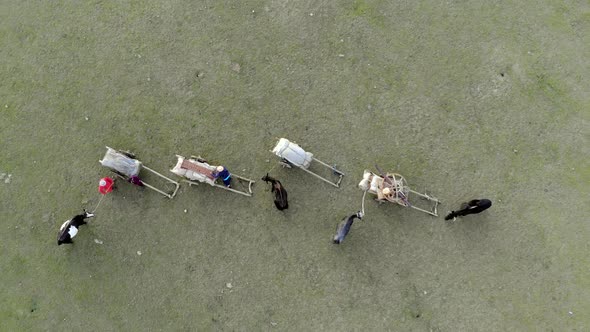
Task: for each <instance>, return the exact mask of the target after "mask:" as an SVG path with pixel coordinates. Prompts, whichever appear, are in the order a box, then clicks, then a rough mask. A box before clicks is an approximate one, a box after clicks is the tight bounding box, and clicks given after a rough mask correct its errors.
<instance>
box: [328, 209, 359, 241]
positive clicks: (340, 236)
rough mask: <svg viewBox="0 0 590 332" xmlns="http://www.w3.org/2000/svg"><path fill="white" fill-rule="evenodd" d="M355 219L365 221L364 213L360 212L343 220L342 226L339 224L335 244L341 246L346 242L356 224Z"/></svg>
mask: <svg viewBox="0 0 590 332" xmlns="http://www.w3.org/2000/svg"><path fill="white" fill-rule="evenodd" d="M354 218H359V219H363V213H362V212H360V211H359V212H357V213H355V214H353V215H351V216H349V217H346V218H344V219H342V221H341V222H340V224H338V227H336V235H334V243H335V244H340V243H342V241H344V238H345V237H346V235H347V234H348V232H350V227H351V226H352V223H353V222H354Z"/></svg>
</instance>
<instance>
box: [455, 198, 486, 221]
mask: <svg viewBox="0 0 590 332" xmlns="http://www.w3.org/2000/svg"><path fill="white" fill-rule="evenodd" d="M490 206H492V201H490V200H489V199H485V198H482V199H474V200H471V201H469V202H467V203H463V204H461V210H457V211H451V213H449V214H448V215H447V216H446V217H445V220H451V219H453V220H455V219H456V218H457V217H460V216H466V215H468V214H475V213H480V212H481V211H483V210H486V209H488V208H489V207H490Z"/></svg>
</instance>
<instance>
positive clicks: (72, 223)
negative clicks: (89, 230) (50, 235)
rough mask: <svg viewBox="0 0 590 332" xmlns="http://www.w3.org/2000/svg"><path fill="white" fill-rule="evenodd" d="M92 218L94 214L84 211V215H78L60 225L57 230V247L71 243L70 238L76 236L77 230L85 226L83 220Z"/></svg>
mask: <svg viewBox="0 0 590 332" xmlns="http://www.w3.org/2000/svg"><path fill="white" fill-rule="evenodd" d="M92 217H94V214H92V213H89V212H86V210H84V213H82V214H79V215H77V216H75V217H73V218H72V219H70V220H67V221H66V222H64V223H63V225H61V227H60V228H59V234H58V235H57V245H58V246H60V245H62V244H64V243H73V242H72V238H73V237H74V236H76V234H78V228H80V226H82V225H84V224H86V221H84V219H88V218H92Z"/></svg>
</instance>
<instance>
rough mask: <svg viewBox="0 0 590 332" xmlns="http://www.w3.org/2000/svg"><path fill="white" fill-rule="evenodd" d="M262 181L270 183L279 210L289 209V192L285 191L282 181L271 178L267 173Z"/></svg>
mask: <svg viewBox="0 0 590 332" xmlns="http://www.w3.org/2000/svg"><path fill="white" fill-rule="evenodd" d="M262 181H265V182H267V183H269V182H270V185H271V192H272V193H273V194H274V196H275V197H274V201H275V206H276V207H277V209H279V210H281V211H282V210H286V209H288V208H289V202H288V201H287V190H285V187H283V185H282V184H281V181H279V180H276V179H274V178H272V177H270V176H269V175H268V173H266V175H265V176H264V177H263V178H262Z"/></svg>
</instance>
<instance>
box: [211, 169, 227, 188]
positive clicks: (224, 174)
mask: <svg viewBox="0 0 590 332" xmlns="http://www.w3.org/2000/svg"><path fill="white" fill-rule="evenodd" d="M213 176H214V177H215V178H216V179H217V178H221V180H222V181H223V184H224V185H225V186H226V187H228V188H231V173H230V172H229V171H228V170H227V169H226V168H225V167H223V166H217V171H216V172H214V173H213Z"/></svg>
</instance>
